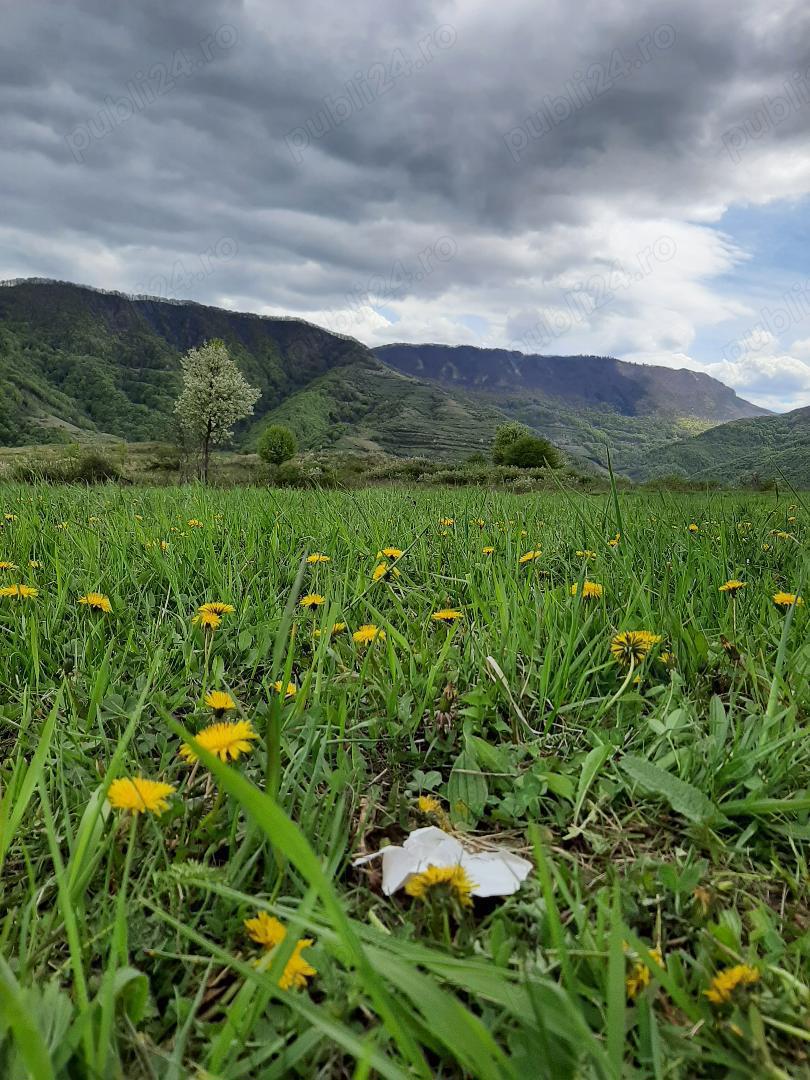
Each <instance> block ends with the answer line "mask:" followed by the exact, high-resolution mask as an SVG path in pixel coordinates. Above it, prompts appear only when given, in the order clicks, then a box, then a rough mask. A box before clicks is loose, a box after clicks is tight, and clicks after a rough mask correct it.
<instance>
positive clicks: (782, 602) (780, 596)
mask: <svg viewBox="0 0 810 1080" xmlns="http://www.w3.org/2000/svg"><path fill="white" fill-rule="evenodd" d="M0 591H2V590H0ZM773 602H774V603H775V604H777V605H778V606H779V607H790V606H791V605H792V604H795V606H796V607H801V606H802V604H803V603H804V600H803V599H802V598H801V596H797V595H796V594H795V593H792V592H778V593H774V594H773Z"/></svg>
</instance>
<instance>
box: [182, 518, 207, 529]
mask: <svg viewBox="0 0 810 1080" xmlns="http://www.w3.org/2000/svg"><path fill="white" fill-rule="evenodd" d="M186 525H188V527H189V528H190V529H201V528H202V527H203V523H202V522H201V521H198V520H197V518H189V519H188V521H187V522H186Z"/></svg>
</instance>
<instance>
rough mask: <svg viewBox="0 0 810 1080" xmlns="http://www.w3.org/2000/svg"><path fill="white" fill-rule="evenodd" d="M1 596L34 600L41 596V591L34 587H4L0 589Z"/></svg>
mask: <svg viewBox="0 0 810 1080" xmlns="http://www.w3.org/2000/svg"><path fill="white" fill-rule="evenodd" d="M0 596H14V597H16V598H17V599H18V600H33V599H34V597H35V596H39V589H35V588H34V586H33V585H4V586H3V588H2V589H0Z"/></svg>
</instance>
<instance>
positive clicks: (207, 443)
mask: <svg viewBox="0 0 810 1080" xmlns="http://www.w3.org/2000/svg"><path fill="white" fill-rule="evenodd" d="M210 449H211V420H210V418H209V420H208V426H207V428H206V430H205V436H204V438H203V458H202V482H203V483H204V484H207V483H208V459H209V456H210Z"/></svg>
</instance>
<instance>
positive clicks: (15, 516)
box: [3, 514, 17, 521]
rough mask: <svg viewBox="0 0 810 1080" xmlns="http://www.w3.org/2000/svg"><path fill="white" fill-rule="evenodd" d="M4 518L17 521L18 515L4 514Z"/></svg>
mask: <svg viewBox="0 0 810 1080" xmlns="http://www.w3.org/2000/svg"><path fill="white" fill-rule="evenodd" d="M3 520H4V521H16V520H17V515H16V514H3Z"/></svg>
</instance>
